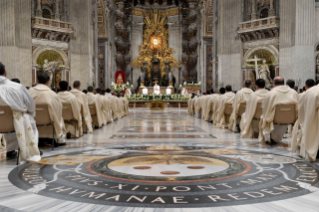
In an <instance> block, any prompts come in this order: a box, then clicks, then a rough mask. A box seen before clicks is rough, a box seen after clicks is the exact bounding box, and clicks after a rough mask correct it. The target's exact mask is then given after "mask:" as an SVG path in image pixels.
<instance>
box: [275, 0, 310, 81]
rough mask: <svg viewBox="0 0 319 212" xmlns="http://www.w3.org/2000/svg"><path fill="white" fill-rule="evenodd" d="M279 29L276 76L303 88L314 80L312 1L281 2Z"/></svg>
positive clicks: (293, 0) (287, 0)
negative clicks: (306, 83)
mask: <svg viewBox="0 0 319 212" xmlns="http://www.w3.org/2000/svg"><path fill="white" fill-rule="evenodd" d="M280 28H281V29H280V34H281V36H280V41H279V42H280V71H279V74H280V75H281V76H282V77H284V78H285V79H288V78H293V79H299V80H300V83H301V85H304V83H305V81H306V80H307V79H309V78H312V79H314V78H315V50H314V49H315V38H316V31H315V1H304V0H282V1H281V6H280Z"/></svg>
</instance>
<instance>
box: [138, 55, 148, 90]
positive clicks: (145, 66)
mask: <svg viewBox="0 0 319 212" xmlns="http://www.w3.org/2000/svg"><path fill="white" fill-rule="evenodd" d="M147 69H148V68H147V61H143V67H142V68H141V76H140V80H141V85H140V87H141V88H144V85H145V84H144V83H145V78H146V74H147Z"/></svg>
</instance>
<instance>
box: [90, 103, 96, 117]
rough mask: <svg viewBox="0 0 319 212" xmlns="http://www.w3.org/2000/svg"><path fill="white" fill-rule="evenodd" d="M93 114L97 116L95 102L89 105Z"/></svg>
mask: <svg viewBox="0 0 319 212" xmlns="http://www.w3.org/2000/svg"><path fill="white" fill-rule="evenodd" d="M89 108H90V113H91V116H96V107H95V104H92V105H89Z"/></svg>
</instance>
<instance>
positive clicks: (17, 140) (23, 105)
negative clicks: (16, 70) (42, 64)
mask: <svg viewBox="0 0 319 212" xmlns="http://www.w3.org/2000/svg"><path fill="white" fill-rule="evenodd" d="M6 75H7V72H6V70H5V66H4V65H3V64H2V63H1V62H0V97H1V98H0V105H7V106H9V107H10V108H11V110H12V112H13V117H10V118H11V119H13V125H14V129H15V133H9V134H4V140H5V141H6V142H7V152H8V153H9V155H12V156H14V155H15V151H16V150H17V149H18V147H20V158H21V160H22V161H26V160H27V161H35V162H37V161H39V160H41V156H40V151H39V148H38V139H39V137H38V130H37V127H36V124H35V121H34V116H35V103H34V100H33V99H32V97H31V96H30V94H29V92H28V90H27V89H26V87H24V86H23V85H21V84H18V83H15V82H11V81H10V80H8V79H7V78H6ZM5 121H6V120H2V123H1V125H2V126H4V125H5ZM1 137H2V136H1ZM0 146H1V145H0Z"/></svg>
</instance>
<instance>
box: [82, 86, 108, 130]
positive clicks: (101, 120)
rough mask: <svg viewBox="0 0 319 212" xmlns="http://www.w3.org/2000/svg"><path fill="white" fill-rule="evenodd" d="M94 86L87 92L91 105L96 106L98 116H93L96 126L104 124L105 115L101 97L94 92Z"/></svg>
mask: <svg viewBox="0 0 319 212" xmlns="http://www.w3.org/2000/svg"><path fill="white" fill-rule="evenodd" d="M93 91H94V88H93V87H92V86H89V87H88V93H87V94H86V98H87V100H88V103H89V107H95V110H96V117H95V116H94V117H93V120H92V122H93V123H92V124H93V125H94V126H96V127H102V126H103V124H104V115H103V112H102V106H101V101H100V98H98V97H97V96H96V95H95V94H94V93H93Z"/></svg>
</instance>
